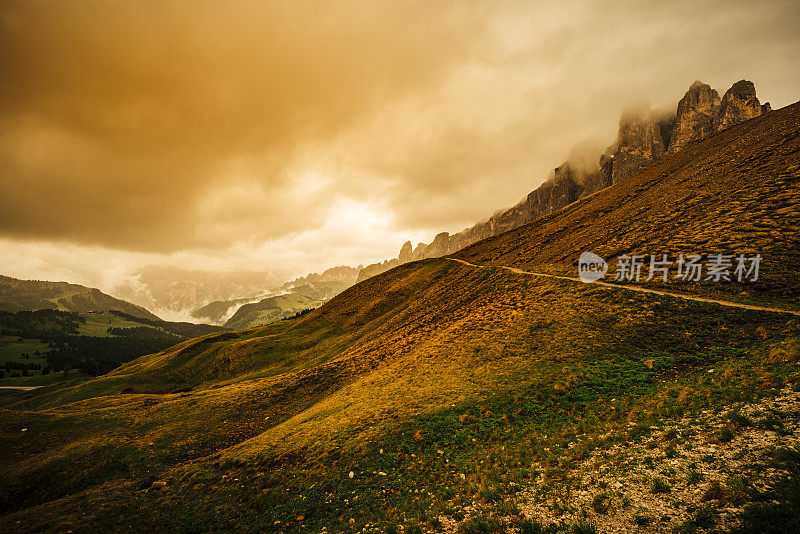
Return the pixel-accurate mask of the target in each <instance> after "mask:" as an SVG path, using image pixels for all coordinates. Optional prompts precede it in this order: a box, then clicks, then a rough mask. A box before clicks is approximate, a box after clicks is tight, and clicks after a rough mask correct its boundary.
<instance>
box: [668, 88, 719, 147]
mask: <svg viewBox="0 0 800 534" xmlns="http://www.w3.org/2000/svg"><path fill="white" fill-rule="evenodd" d="M719 106H720V98H719V93H717V91H716V90H714V89H712V88H711V86H710V85H708V84H707V83H703V82H700V81H696V82H694V83H693V84H692V85H691V86H689V90H688V91H687V92H686V94H685V95H684V96H683V98H681V101H680V102H678V116H677V119H676V121H675V127H674V128H673V130H672V136H671V142H670V145H669V152H670V153H673V152H677V151H678V150H680V149H681V148H683V147H685V146H686V145H688V144H689V143H691V142H692V141H698V140H700V139H704V138H706V137H708V136H709V135H711V134H712V133H714V131H716V128H715V125H716V119H717V115H718V113H719Z"/></svg>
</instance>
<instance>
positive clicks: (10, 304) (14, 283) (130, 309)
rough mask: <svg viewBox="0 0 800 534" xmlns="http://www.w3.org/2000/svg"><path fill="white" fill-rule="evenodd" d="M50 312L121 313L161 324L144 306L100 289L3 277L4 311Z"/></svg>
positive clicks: (0, 306)
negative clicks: (50, 310)
mask: <svg viewBox="0 0 800 534" xmlns="http://www.w3.org/2000/svg"><path fill="white" fill-rule="evenodd" d="M47 309H53V310H61V311H71V312H77V313H88V312H98V311H110V310H118V311H121V312H124V313H127V314H129V315H133V316H134V317H139V318H143V319H153V320H158V317H156V316H155V315H153V314H152V313H150V312H149V311H147V310H146V309H144V308H142V307H141V306H137V305H135V304H131V303H130V302H126V301H124V300H119V299H115V298H114V297H112V296H110V295H106V294H105V293H103V292H102V291H100V290H99V289H93V288H89V287H84V286H80V285H77V284H69V283H67V282H43V281H40V280H18V279H16V278H10V277H8V276H2V275H0V311H8V312H17V311H24V310H47Z"/></svg>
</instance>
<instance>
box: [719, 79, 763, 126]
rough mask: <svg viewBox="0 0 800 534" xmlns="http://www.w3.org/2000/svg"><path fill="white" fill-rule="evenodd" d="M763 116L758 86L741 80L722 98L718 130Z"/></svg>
mask: <svg viewBox="0 0 800 534" xmlns="http://www.w3.org/2000/svg"><path fill="white" fill-rule="evenodd" d="M768 105H769V104H767V106H768ZM761 114H762V107H761V103H760V102H759V101H758V98H757V97H756V86H755V85H753V82H751V81H749V80H740V81H738V82H736V83H735V84H733V86H731V88H730V89H728V90H727V91H726V92H725V96H723V97H722V102H721V103H720V107H719V115H718V117H717V130H724V129H726V128H728V127H729V126H732V125H734V124H736V123H739V122H743V121H746V120H749V119H752V118H753V117H758V116H759V115H761Z"/></svg>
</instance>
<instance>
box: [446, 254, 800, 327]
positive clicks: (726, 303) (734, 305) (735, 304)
mask: <svg viewBox="0 0 800 534" xmlns="http://www.w3.org/2000/svg"><path fill="white" fill-rule="evenodd" d="M445 259H447V260H450V261H454V262H457V263H461V264H463V265H466V266H468V267H474V268H476V269H488V268H492V267H494V268H499V269H505V270H507V271H511V272H512V273H514V274H524V275H527V276H539V277H542V278H554V279H556V280H568V281H570V282H578V283H580V284H586V282H584V281H583V280H581V279H580V278H578V277H577V276H574V277H573V276H559V275H556V274H545V273H536V272H532V271H523V270H522V269H517V268H516V267H508V266H505V265H475V264H474V263H470V262H468V261H464V260H460V259H458V258H445ZM587 285H593V286H600V287H606V288H612V289H624V290H627V291H638V292H639V293H652V294H654V295H664V296H667V297H675V298H678V299H683V300H693V301H695V302H709V303H711V304H719V305H720V306H728V307H730V308H742V309H745V310H758V311H768V312H774V313H788V314H791V315H797V316H800V311H794V310H785V309H782V308H768V307H765V306H754V305H752V304H740V303H738V302H731V301H729V300H717V299H708V298H704V297H692V296H689V295H682V294H680V293H670V292H669V291H659V290H657V289H647V288H644V287H637V286H629V285H618V284H610V283H608V282H591V283H590V284H587Z"/></svg>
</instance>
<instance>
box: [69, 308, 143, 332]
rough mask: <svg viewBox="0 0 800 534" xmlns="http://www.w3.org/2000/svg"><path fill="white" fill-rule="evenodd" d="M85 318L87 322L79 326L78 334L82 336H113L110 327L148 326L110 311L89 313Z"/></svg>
mask: <svg viewBox="0 0 800 534" xmlns="http://www.w3.org/2000/svg"><path fill="white" fill-rule="evenodd" d="M85 318H86V322H85V323H84V324H81V325H80V326H79V327H78V334H79V335H81V336H92V337H113V334H111V333H110V332H108V329H109V328H132V327H136V326H147V325H145V324H143V323H138V322H135V321H130V320H128V319H125V318H123V317H120V316H119V315H116V314H114V313H109V312H103V313H89V314H86V315H85Z"/></svg>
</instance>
